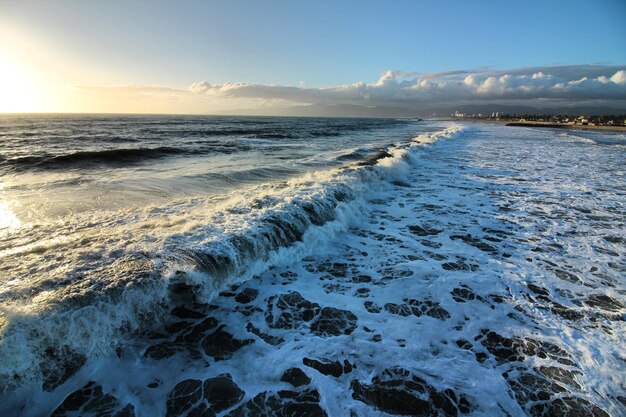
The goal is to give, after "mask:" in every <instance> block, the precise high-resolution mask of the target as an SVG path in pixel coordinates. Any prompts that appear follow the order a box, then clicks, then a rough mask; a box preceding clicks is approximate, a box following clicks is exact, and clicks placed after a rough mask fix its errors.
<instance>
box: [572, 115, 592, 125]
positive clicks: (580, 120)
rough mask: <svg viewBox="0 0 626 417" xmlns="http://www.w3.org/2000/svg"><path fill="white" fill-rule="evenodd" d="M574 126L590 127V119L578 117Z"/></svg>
mask: <svg viewBox="0 0 626 417" xmlns="http://www.w3.org/2000/svg"><path fill="white" fill-rule="evenodd" d="M574 124H577V125H582V126H587V125H589V118H588V117H585V116H578V117H577V118H576V121H575V122H574Z"/></svg>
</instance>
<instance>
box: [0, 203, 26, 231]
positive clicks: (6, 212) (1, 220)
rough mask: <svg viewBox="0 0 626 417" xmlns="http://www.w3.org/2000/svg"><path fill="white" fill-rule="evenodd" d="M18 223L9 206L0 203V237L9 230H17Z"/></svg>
mask: <svg viewBox="0 0 626 417" xmlns="http://www.w3.org/2000/svg"><path fill="white" fill-rule="evenodd" d="M20 224H21V223H20V221H19V219H18V218H17V216H16V215H15V213H13V211H12V210H11V208H10V207H9V205H8V204H7V203H6V202H4V201H1V202H0V236H1V235H2V234H3V233H4V232H7V231H9V230H11V229H17V228H18V227H20Z"/></svg>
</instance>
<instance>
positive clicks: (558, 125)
mask: <svg viewBox="0 0 626 417" xmlns="http://www.w3.org/2000/svg"><path fill="white" fill-rule="evenodd" d="M425 120H440V121H459V122H463V123H485V124H497V125H504V126H513V127H545V128H551V129H570V130H596V131H605V132H626V126H589V125H574V124H564V123H550V122H531V121H523V122H522V121H511V120H494V119H472V118H467V119H465V118H464V119H457V118H452V117H450V118H445V117H442V118H434V119H425Z"/></svg>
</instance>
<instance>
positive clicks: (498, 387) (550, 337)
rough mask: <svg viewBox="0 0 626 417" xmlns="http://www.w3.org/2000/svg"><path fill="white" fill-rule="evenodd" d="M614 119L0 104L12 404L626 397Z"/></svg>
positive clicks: (530, 411) (609, 400) (366, 403)
mask: <svg viewBox="0 0 626 417" xmlns="http://www.w3.org/2000/svg"><path fill="white" fill-rule="evenodd" d="M624 161H626V136H625V135H623V134H619V133H606V132H577V131H562V130H556V131H555V130H549V129H530V128H514V127H504V126H499V125H486V124H467V125H463V123H458V122H435V121H415V120H388V119H385V120H377V119H304V118H303V119H298V118H229V117H191V116H189V117H156V116H155V117H143V116H142V117H139V116H132V117H131V116H128V117H120V116H2V117H0V271H1V274H0V326H2V327H1V334H0V393H1V394H0V395H1V397H0V412H1V414H2V415H23V416H39V415H56V416H61V415H67V416H70V415H103V416H114V415H117V416H122V415H126V416H130V415H137V416H153V415H168V416H174V415H181V416H184V415H229V416H243V415H250V416H254V415H330V416H353V415H358V416H378V415H398V414H400V415H472V416H493V415H503V416H505V415H511V416H524V415H541V416H543V415H546V416H548V415H572V414H574V413H580V415H594V416H605V415H613V416H620V415H624V414H625V412H624V410H625V407H626V405H625V404H626V376H625V375H626V372H624V371H625V370H626V348H624V346H626V343H625V342H626V340H625V336H624V335H625V334H626V325H625V324H624V321H625V319H626V315H625V307H624V306H625V305H626V282H625V277H626V258H625V256H626V255H625V253H626V251H625V247H626V227H625V223H626V197H625V196H626V177H625V166H626V164H625V163H624Z"/></svg>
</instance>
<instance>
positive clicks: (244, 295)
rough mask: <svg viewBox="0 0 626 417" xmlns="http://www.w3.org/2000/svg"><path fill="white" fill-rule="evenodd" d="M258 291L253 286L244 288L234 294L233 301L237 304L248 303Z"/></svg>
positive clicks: (254, 297)
mask: <svg viewBox="0 0 626 417" xmlns="http://www.w3.org/2000/svg"><path fill="white" fill-rule="evenodd" d="M258 295H259V291H258V290H255V289H254V288H246V289H244V290H243V291H242V292H240V293H239V294H237V295H236V296H235V301H237V302H238V303H239V304H248V303H250V302H252V301H254V300H255V299H256V297H257V296H258Z"/></svg>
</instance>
